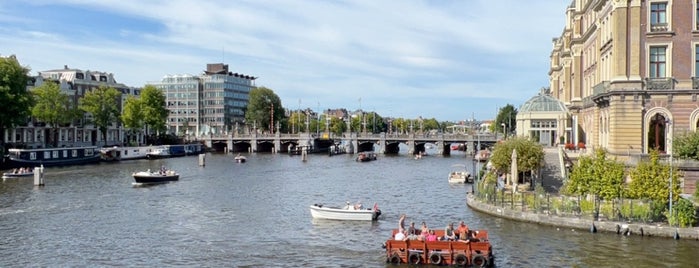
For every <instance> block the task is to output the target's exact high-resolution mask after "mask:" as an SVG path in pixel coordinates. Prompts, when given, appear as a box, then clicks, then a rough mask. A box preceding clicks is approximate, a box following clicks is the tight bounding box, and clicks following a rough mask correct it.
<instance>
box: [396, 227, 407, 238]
mask: <svg viewBox="0 0 699 268" xmlns="http://www.w3.org/2000/svg"><path fill="white" fill-rule="evenodd" d="M393 239H395V240H398V241H404V240H406V239H407V238H406V237H405V230H403V229H402V228H400V229H398V232H396V235H395V236H393Z"/></svg>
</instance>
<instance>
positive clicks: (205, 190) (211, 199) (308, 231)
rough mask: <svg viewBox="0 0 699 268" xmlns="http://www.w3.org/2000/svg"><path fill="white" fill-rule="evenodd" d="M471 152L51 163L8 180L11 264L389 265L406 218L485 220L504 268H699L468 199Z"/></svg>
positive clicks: (677, 256)
mask: <svg viewBox="0 0 699 268" xmlns="http://www.w3.org/2000/svg"><path fill="white" fill-rule="evenodd" d="M455 164H468V166H469V167H470V166H471V162H469V160H468V158H467V157H465V156H464V155H463V154H453V155H452V156H450V157H442V156H428V157H424V158H422V159H420V160H415V159H413V158H411V157H408V156H407V155H398V156H383V155H379V159H378V160H377V161H372V162H365V163H359V162H355V161H354V158H353V156H352V155H336V156H332V157H328V156H327V155H309V159H308V161H306V162H303V161H301V158H300V157H299V156H293V157H292V156H288V155H284V154H252V155H248V162H247V163H244V164H238V163H234V162H233V156H232V155H224V154H207V156H206V166H205V167H199V166H198V159H197V158H196V157H182V158H172V159H163V160H135V161H125V162H122V163H110V164H107V163H102V164H99V165H91V166H80V167H64V168H47V169H46V175H45V186H44V187H35V186H33V181H32V179H8V180H4V181H3V182H2V183H0V234H1V235H2V238H1V239H0V256H2V258H0V267H27V266H41V267H45V266H72V267H74V266H81V267H85V266H88V267H95V266H148V267H163V266H187V267H192V266H196V267H278V266H285V267H302V266H303V267H384V266H391V265H387V264H386V263H385V256H384V249H382V248H381V244H382V243H383V242H384V241H385V240H386V239H387V238H388V237H389V236H390V232H391V229H393V228H396V227H397V222H398V217H399V215H400V214H401V213H405V214H407V215H408V219H407V222H410V221H415V222H416V224H418V225H419V224H420V222H422V221H425V222H426V223H427V224H428V225H429V226H430V227H432V228H444V226H445V225H446V224H447V223H448V222H450V221H454V222H458V221H459V220H464V221H466V223H467V224H468V225H469V227H471V228H477V229H487V230H488V232H489V235H490V240H491V243H492V244H493V250H494V252H495V255H496V265H497V266H498V267H695V266H696V263H697V260H698V258H697V255H696V254H697V252H699V241H690V240H671V239H664V238H648V237H636V236H632V237H624V236H617V235H610V234H599V233H598V234H591V233H589V232H585V231H573V230H568V229H565V230H560V229H558V228H555V227H547V226H539V225H534V224H527V223H520V222H513V221H509V220H503V219H499V218H495V217H492V216H489V215H485V214H481V213H477V212H474V211H472V210H471V209H469V208H468V207H467V206H466V192H467V191H470V190H471V187H470V185H449V184H448V183H447V174H448V172H449V171H450V169H451V168H452V165H455ZM161 165H165V166H167V167H170V168H172V169H175V170H177V171H179V172H180V173H181V177H180V180H179V181H177V182H173V183H169V184H164V185H156V186H150V187H134V186H133V185H132V182H133V179H132V178H131V176H130V174H131V173H132V172H134V171H138V170H145V169H148V168H150V169H158V168H159V167H160V166H161ZM345 201H350V202H357V201H361V202H362V203H363V204H364V205H365V206H372V205H373V204H374V203H375V202H376V203H378V205H379V207H380V208H381V210H382V211H383V216H382V218H381V219H380V220H379V221H377V222H338V221H324V220H323V221H321V220H316V221H314V220H312V219H311V215H310V212H309V208H308V206H309V205H311V204H314V203H324V204H327V205H342V204H344V203H345Z"/></svg>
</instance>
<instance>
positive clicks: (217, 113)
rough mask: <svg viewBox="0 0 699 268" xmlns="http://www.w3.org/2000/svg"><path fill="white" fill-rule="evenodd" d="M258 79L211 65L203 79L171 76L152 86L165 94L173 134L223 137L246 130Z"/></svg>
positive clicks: (168, 120) (189, 76)
mask: <svg viewBox="0 0 699 268" xmlns="http://www.w3.org/2000/svg"><path fill="white" fill-rule="evenodd" d="M255 79H257V77H253V76H249V75H243V74H239V73H232V72H229V71H228V65H227V64H222V63H215V64H207V65H206V71H204V72H203V73H202V74H201V75H199V76H193V75H167V76H165V77H163V79H162V80H161V81H160V82H154V83H151V84H152V85H154V86H155V87H157V88H159V89H161V90H162V91H163V92H164V93H165V98H166V103H167V109H168V110H170V115H169V116H168V119H167V127H168V132H169V133H173V134H177V135H191V136H200V135H208V134H215V135H221V134H228V133H230V132H232V131H235V130H236V129H238V130H239V131H240V130H242V127H243V126H245V108H246V107H247V104H248V96H249V93H250V90H251V89H252V88H253V87H255Z"/></svg>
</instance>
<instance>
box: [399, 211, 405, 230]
mask: <svg viewBox="0 0 699 268" xmlns="http://www.w3.org/2000/svg"><path fill="white" fill-rule="evenodd" d="M398 229H399V230H404V229H405V214H401V215H400V218H399V219H398Z"/></svg>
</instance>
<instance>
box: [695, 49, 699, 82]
mask: <svg viewBox="0 0 699 268" xmlns="http://www.w3.org/2000/svg"><path fill="white" fill-rule="evenodd" d="M694 77H699V45H696V46H694Z"/></svg>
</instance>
